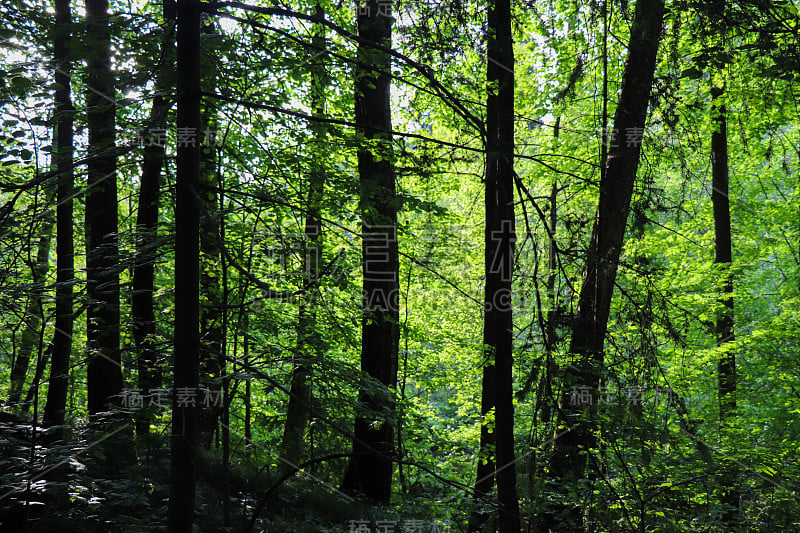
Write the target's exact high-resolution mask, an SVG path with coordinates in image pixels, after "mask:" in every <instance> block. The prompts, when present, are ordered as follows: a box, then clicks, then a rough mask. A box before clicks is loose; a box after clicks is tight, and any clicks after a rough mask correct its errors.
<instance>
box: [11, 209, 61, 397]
mask: <svg viewBox="0 0 800 533" xmlns="http://www.w3.org/2000/svg"><path fill="white" fill-rule="evenodd" d="M47 209H49V208H47ZM43 218H44V219H43V220H42V225H41V235H40V237H39V241H38V244H37V247H36V258H35V259H34V261H33V264H32V265H31V277H32V281H33V284H32V287H31V292H30V295H29V296H28V301H27V302H26V305H25V309H24V311H23V312H24V313H25V315H24V316H23V318H22V321H23V322H24V324H25V325H24V327H23V329H22V336H21V338H20V343H19V350H17V357H16V358H15V359H14V365H13V366H12V368H11V383H10V388H9V392H8V400H7V404H8V405H10V406H12V407H13V408H14V409H15V410H16V409H17V408H18V405H17V404H18V403H19V398H20V396H21V394H22V389H23V387H24V386H25V378H26V376H27V374H28V366H29V365H30V362H31V357H33V355H34V354H36V353H37V352H38V346H39V337H40V335H41V328H42V322H44V307H43V305H44V304H43V301H42V291H43V290H44V280H45V278H46V277H47V271H48V267H49V266H50V241H51V240H52V233H53V218H52V214H51V213H48V212H45V213H44V217H43Z"/></svg>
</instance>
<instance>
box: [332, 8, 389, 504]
mask: <svg viewBox="0 0 800 533" xmlns="http://www.w3.org/2000/svg"><path fill="white" fill-rule="evenodd" d="M392 20H393V19H392V17H391V6H387V5H386V4H385V3H383V2H379V1H378V0H370V1H369V2H367V3H366V6H365V9H359V14H358V16H357V21H356V23H357V25H358V35H359V36H360V37H362V38H363V39H365V40H366V41H367V42H364V41H360V42H359V44H358V52H357V57H358V61H359V62H358V64H357V66H356V70H355V123H356V127H357V129H358V131H359V133H360V134H361V135H363V137H364V141H363V144H362V145H361V146H360V147H359V150H358V175H359V183H360V198H359V209H360V211H361V231H362V235H361V239H362V244H361V253H362V275H363V305H364V309H363V316H362V319H361V370H362V372H363V373H364V374H365V375H366V378H363V382H362V385H361V388H360V390H359V392H358V403H359V405H363V406H364V411H360V410H359V411H357V413H356V420H355V431H354V438H353V451H352V455H351V457H350V461H349V463H348V465H347V470H346V472H345V475H344V479H343V481H342V490H343V491H345V492H361V493H363V494H365V495H366V496H367V497H368V498H371V499H373V500H375V501H378V502H382V503H388V502H389V499H390V497H391V489H392V470H393V463H392V453H393V450H394V439H393V434H394V430H393V424H394V421H393V420H392V417H393V416H394V400H393V398H392V397H391V395H392V394H393V392H392V390H393V389H394V388H395V387H396V384H397V354H398V343H399V341H400V328H399V323H398V320H399V309H398V305H399V291H400V289H399V275H398V268H399V257H398V248H397V199H396V195H395V171H394V164H393V162H392V157H393V154H392V146H391V142H392V137H391V131H392V119H391V101H390V96H391V95H390V81H391V77H390V75H389V70H390V68H391V60H390V56H389V54H387V53H386V52H385V51H384V50H382V49H380V48H377V47H375V46H374V45H373V44H372V43H377V44H380V45H383V46H391V42H392Z"/></svg>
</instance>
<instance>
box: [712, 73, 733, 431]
mask: <svg viewBox="0 0 800 533" xmlns="http://www.w3.org/2000/svg"><path fill="white" fill-rule="evenodd" d="M712 94H713V96H714V98H715V99H716V98H717V97H719V96H721V94H722V89H714V92H713V93H712ZM714 112H715V113H716V117H714V121H715V122H716V128H715V130H714V132H713V133H712V134H711V167H712V168H711V173H712V183H711V186H712V189H711V202H712V204H713V207H714V242H715V246H714V263H715V264H717V265H719V268H720V270H721V272H722V273H723V277H724V280H723V283H722V290H721V292H722V294H721V295H720V304H721V307H720V309H719V312H718V313H717V346H722V345H724V344H726V343H729V342H733V341H734V340H735V336H734V332H733V277H732V276H731V272H730V267H731V258H732V253H731V213H730V200H729V198H728V128H727V123H726V122H727V121H726V119H725V106H724V105H720V106H715V107H714ZM718 376H719V405H720V412H719V416H720V420H721V421H723V422H724V421H725V420H726V419H727V418H730V417H732V416H735V414H736V354H735V353H734V352H732V351H730V352H727V353H726V354H725V355H724V356H723V357H722V358H721V359H720V360H719V366H718Z"/></svg>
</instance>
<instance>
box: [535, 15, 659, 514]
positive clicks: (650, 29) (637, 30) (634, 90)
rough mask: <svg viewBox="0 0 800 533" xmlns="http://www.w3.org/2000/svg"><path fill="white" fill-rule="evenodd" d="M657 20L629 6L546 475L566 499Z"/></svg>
mask: <svg viewBox="0 0 800 533" xmlns="http://www.w3.org/2000/svg"><path fill="white" fill-rule="evenodd" d="M663 17H664V2H663V0H639V1H638V2H637V3H636V11H635V13H634V19H633V26H632V28H631V37H630V43H629V45H628V60H627V63H626V65H625V69H624V72H623V75H622V90H621V92H620V97H619V104H618V106H617V111H616V115H615V117H614V128H615V131H616V132H617V135H619V136H620V137H621V140H620V142H619V143H618V144H617V145H616V147H615V146H612V147H611V149H610V151H609V152H608V156H607V159H606V161H605V165H606V170H605V172H604V173H603V176H602V178H601V181H600V197H599V200H598V208H597V216H596V218H595V223H594V228H593V231H592V239H591V242H590V245H589V250H588V251H587V258H586V267H585V271H584V278H583V284H582V286H581V292H580V297H579V302H578V316H577V319H576V321H575V324H574V326H573V328H572V338H571V341H570V347H569V353H570V354H571V356H572V357H574V358H575V363H574V365H571V366H570V367H568V368H567V370H566V371H565V374H564V376H563V377H564V381H563V387H564V392H563V396H562V402H561V403H562V405H561V407H560V409H559V417H558V419H559V423H560V424H563V425H565V426H566V427H567V430H566V431H565V432H564V433H562V434H560V435H559V436H558V439H557V440H556V442H555V449H554V453H553V456H552V458H551V461H550V473H551V475H552V477H553V478H555V480H556V481H557V482H558V483H560V487H559V488H560V490H561V491H562V494H563V497H564V498H565V499H566V498H567V496H566V492H567V490H568V488H569V487H570V486H573V488H574V484H575V483H576V482H577V481H578V480H580V479H581V478H582V477H583V476H584V472H585V469H586V457H587V456H586V455H584V454H582V453H581V452H586V451H587V450H590V449H592V448H593V447H594V446H595V437H594V424H593V423H592V420H591V418H592V413H591V410H592V406H591V405H572V404H571V402H570V389H571V387H575V386H578V387H588V388H589V389H590V390H596V388H597V387H598V385H599V380H600V372H601V369H602V366H603V343H604V341H605V335H606V328H607V326H608V317H609V312H610V307H611V297H612V293H613V289H614V281H615V279H616V275H617V264H618V262H619V256H620V253H621V250H622V245H623V241H624V236H625V226H626V222H627V218H628V213H629V211H630V202H631V196H632V194H633V185H634V181H635V179H636V171H637V168H638V165H639V154H640V149H641V146H640V144H641V143H640V142H628V139H629V137H628V136H629V135H631V136H633V137H634V138H635V137H638V133H639V132H643V131H644V126H645V122H646V119H647V104H648V102H649V99H650V88H651V85H652V82H653V76H654V73H655V68H656V56H657V52H658V44H659V40H660V33H661V28H662V22H663ZM555 505H556V507H558V506H561V507H560V508H561V510H562V511H566V514H565V516H563V517H562V518H563V519H565V520H567V522H566V523H564V524H562V527H578V526H577V524H576V523H575V522H573V521H574V520H577V519H576V518H575V517H577V516H580V507H579V506H577V505H574V504H572V503H568V502H567V501H563V502H556V504H555ZM553 518H554V516H553V515H549V516H547V517H546V520H547V521H548V523H546V526H547V527H551V528H552V527H555V522H553ZM567 524H570V526H567Z"/></svg>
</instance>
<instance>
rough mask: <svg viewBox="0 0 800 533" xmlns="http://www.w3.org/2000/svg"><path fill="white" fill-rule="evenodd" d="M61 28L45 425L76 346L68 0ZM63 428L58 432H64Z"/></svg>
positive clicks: (61, 9) (61, 401)
mask: <svg viewBox="0 0 800 533" xmlns="http://www.w3.org/2000/svg"><path fill="white" fill-rule="evenodd" d="M55 19H56V29H55V38H54V42H53V57H54V59H55V64H56V72H55V80H56V91H55V105H56V117H57V118H56V135H55V137H56V142H55V152H54V154H55V155H54V159H55V167H56V173H57V176H58V185H57V191H56V200H57V202H58V204H57V207H56V324H55V333H54V335H53V356H52V357H51V362H50V384H49V386H48V388H47V403H46V404H45V406H44V416H43V417H42V425H44V426H45V427H47V426H61V425H63V424H64V416H65V412H66V410H67V390H68V386H69V360H70V354H71V352H72V283H73V277H74V276H75V265H74V260H73V252H74V250H73V244H72V238H73V235H72V187H73V179H74V178H73V172H72V158H73V120H74V119H73V108H72V98H71V92H70V73H71V72H72V68H71V65H70V62H69V61H68V43H69V40H70V32H69V26H70V24H71V23H72V16H71V14H70V5H69V0H56V2H55ZM60 434H61V432H59V435H60Z"/></svg>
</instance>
